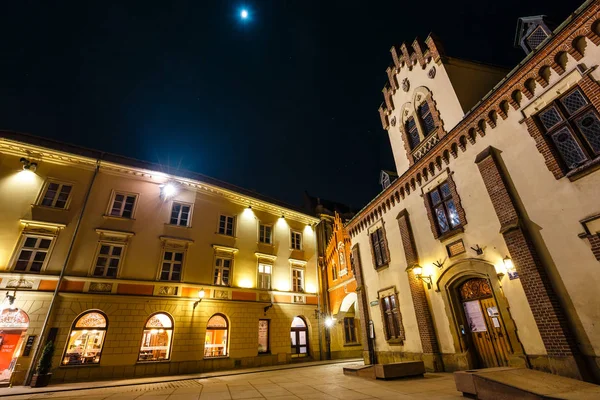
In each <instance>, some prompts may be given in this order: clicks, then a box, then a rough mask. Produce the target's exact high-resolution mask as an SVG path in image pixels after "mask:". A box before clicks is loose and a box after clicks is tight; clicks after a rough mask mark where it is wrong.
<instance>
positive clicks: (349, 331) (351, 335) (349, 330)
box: [344, 317, 356, 343]
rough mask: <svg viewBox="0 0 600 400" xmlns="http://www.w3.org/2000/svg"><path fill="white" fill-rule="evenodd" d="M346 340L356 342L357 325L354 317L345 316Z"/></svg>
mask: <svg viewBox="0 0 600 400" xmlns="http://www.w3.org/2000/svg"><path fill="white" fill-rule="evenodd" d="M344 341H345V342H346V343H356V325H355V323H354V318H353V317H346V318H344Z"/></svg>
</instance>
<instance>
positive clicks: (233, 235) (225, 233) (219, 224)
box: [217, 213, 237, 238]
mask: <svg viewBox="0 0 600 400" xmlns="http://www.w3.org/2000/svg"><path fill="white" fill-rule="evenodd" d="M221 217H225V231H224V232H221ZM228 218H231V219H232V222H231V235H229V234H227V219H228ZM236 223H237V218H236V216H235V215H231V214H223V213H221V214H219V218H218V219H217V234H218V235H222V236H227V237H233V238H235V234H236V231H237V229H236Z"/></svg>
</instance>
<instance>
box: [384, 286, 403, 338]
mask: <svg viewBox="0 0 600 400" xmlns="http://www.w3.org/2000/svg"><path fill="white" fill-rule="evenodd" d="M379 303H380V304H381V312H382V314H383V323H384V326H385V338H386V339H387V340H390V339H399V340H404V328H403V327H402V319H401V317H400V310H399V307H398V298H397V297H396V295H395V294H390V295H388V296H385V297H381V298H380V300H379Z"/></svg>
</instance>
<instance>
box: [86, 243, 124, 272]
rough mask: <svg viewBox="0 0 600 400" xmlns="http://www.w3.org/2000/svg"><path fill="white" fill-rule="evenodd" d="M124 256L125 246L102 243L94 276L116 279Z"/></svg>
mask: <svg viewBox="0 0 600 400" xmlns="http://www.w3.org/2000/svg"><path fill="white" fill-rule="evenodd" d="M122 255H123V246H121V245H113V244H108V243H107V244H104V243H101V244H100V250H99V251H98V257H97V258H96V265H95V266H94V272H93V275H94V276H104V277H107V278H114V277H116V276H117V272H118V270H119V264H120V263H121V257H122Z"/></svg>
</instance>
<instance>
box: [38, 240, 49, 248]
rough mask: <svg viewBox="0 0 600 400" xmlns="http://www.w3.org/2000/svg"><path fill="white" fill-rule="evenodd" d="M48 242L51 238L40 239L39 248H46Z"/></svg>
mask: <svg viewBox="0 0 600 400" xmlns="http://www.w3.org/2000/svg"><path fill="white" fill-rule="evenodd" d="M50 243H52V240H50V239H42V240H40V245H39V248H40V249H47V248H49V247H50Z"/></svg>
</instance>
